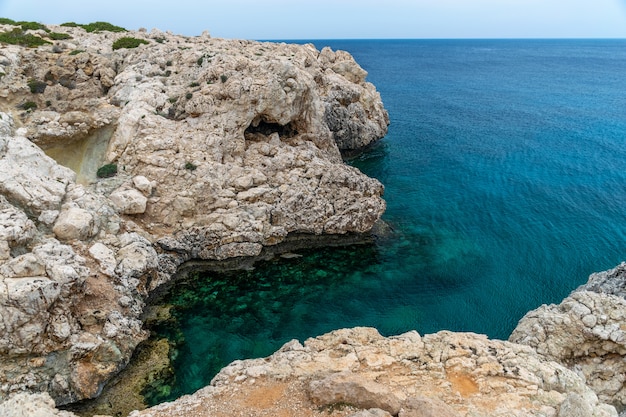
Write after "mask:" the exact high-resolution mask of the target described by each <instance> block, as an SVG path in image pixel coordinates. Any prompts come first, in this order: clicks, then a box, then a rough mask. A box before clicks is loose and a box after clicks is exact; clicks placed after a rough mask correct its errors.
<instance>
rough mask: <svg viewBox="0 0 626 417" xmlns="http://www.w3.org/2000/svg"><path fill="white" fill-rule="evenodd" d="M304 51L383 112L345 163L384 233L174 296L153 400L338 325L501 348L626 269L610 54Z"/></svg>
mask: <svg viewBox="0 0 626 417" xmlns="http://www.w3.org/2000/svg"><path fill="white" fill-rule="evenodd" d="M314 43H315V45H316V46H317V47H318V48H321V47H323V46H325V45H329V46H331V47H332V48H333V49H344V50H347V51H349V52H350V53H352V54H353V56H354V57H355V58H356V60H357V62H359V63H360V64H361V65H362V66H363V67H364V69H366V70H367V71H368V73H369V76H368V80H369V81H370V82H372V83H374V84H375V85H376V86H377V88H378V90H379V91H380V92H381V95H382V98H383V102H384V103H385V106H386V108H387V109H388V110H389V113H390V118H391V125H390V130H389V134H388V135H387V137H386V138H385V139H384V140H382V141H381V142H380V143H379V144H378V145H376V146H374V147H372V148H371V149H370V150H368V152H366V153H365V154H363V155H362V156H361V157H359V158H358V159H356V160H353V161H351V163H352V164H353V165H355V166H357V167H358V168H360V169H361V170H362V171H364V172H365V173H366V174H368V175H370V176H373V177H376V178H378V179H379V180H380V181H381V182H383V184H384V185H385V187H386V192H385V199H386V201H387V203H388V209H387V212H386V214H385V216H384V219H385V221H386V222H387V223H388V224H389V225H390V226H391V228H392V229H393V233H391V234H390V235H389V236H386V237H385V238H383V239H380V240H378V241H377V242H376V243H375V244H371V245H364V246H354V247H348V248H341V249H338V248H331V249H325V250H317V251H310V252H303V253H301V255H302V257H297V258H292V259H280V260H276V261H270V262H266V263H261V264H258V265H257V266H256V268H255V269H254V270H253V271H240V272H233V273H228V274H221V275H217V274H212V273H204V274H200V275H198V276H197V278H195V279H193V280H187V281H186V282H185V283H183V285H179V286H177V287H176V289H175V290H173V291H172V293H171V294H170V295H169V296H168V298H167V299H165V300H163V302H164V303H168V304H172V305H173V306H174V308H173V310H172V311H173V314H174V317H175V318H176V322H177V324H176V326H174V327H169V328H165V327H164V328H162V329H160V330H161V331H162V334H163V335H166V336H168V337H170V338H171V339H172V340H173V341H175V343H177V350H178V354H177V357H176V359H175V361H174V365H175V368H176V383H175V384H174V385H173V386H172V387H171V392H169V395H168V396H163V395H161V394H157V393H151V394H149V395H148V396H149V397H150V400H151V401H152V402H159V401H163V400H164V399H166V398H168V399H171V398H174V397H176V396H179V395H180V394H184V393H190V392H193V391H194V390H196V389H198V388H200V387H202V386H204V385H207V384H208V383H209V381H210V379H211V378H212V377H213V376H214V374H215V373H216V372H217V371H218V370H219V369H220V368H221V367H222V366H224V365H226V364H227V363H229V362H231V361H232V360H235V359H242V358H248V357H259V356H266V355H269V354H271V353H272V352H273V351H275V350H276V349H278V348H279V347H280V346H281V345H282V344H283V343H285V342H286V341H288V340H290V339H293V338H297V339H300V340H301V341H302V340H304V339H305V338H307V337H311V336H316V335H319V334H321V333H324V332H327V331H330V330H332V329H336V328H341V327H352V326H374V327H376V328H378V329H379V331H380V332H381V333H382V334H385V335H389V334H397V333H401V332H404V331H408V330H412V329H415V330H417V331H418V332H420V333H422V334H423V333H431V332H436V331H438V330H442V329H446V330H453V331H472V332H477V333H485V334H487V335H489V336H490V337H494V338H501V339H506V338H507V337H508V334H509V333H510V332H511V330H512V329H513V328H514V327H515V325H516V323H517V321H518V320H519V319H520V318H521V317H522V316H523V315H524V314H525V313H526V312H527V311H528V310H531V309H533V308H536V307H537V306H539V305H541V304H542V303H551V302H558V301H560V300H561V299H562V298H563V297H564V296H566V295H567V294H568V293H569V292H570V291H572V290H573V289H574V288H575V287H577V286H578V285H580V284H582V283H584V282H585V281H586V279H587V276H588V275H589V274H590V273H591V272H594V271H600V270H603V269H607V268H610V267H612V266H614V265H616V264H617V263H619V262H621V261H622V260H625V259H626V256H625V254H624V240H625V236H626V217H625V216H624V214H623V213H624V207H626V170H624V162H625V161H626V148H625V147H624V144H625V143H624V142H626V79H625V78H624V77H623V73H624V69H626V41H618V40H550V41H548V40H463V41H461V40H414V41H413V40H411V41H409V40H398V41H394V40H373V41H372V40H359V41H315V42H314Z"/></svg>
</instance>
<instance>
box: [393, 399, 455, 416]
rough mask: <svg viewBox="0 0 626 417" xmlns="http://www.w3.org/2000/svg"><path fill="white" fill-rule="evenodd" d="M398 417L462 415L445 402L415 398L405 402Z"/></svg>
mask: <svg viewBox="0 0 626 417" xmlns="http://www.w3.org/2000/svg"><path fill="white" fill-rule="evenodd" d="M398 417H460V414H459V413H458V412H457V411H455V410H454V409H453V408H452V407H450V406H448V405H447V404H446V403H444V402H443V401H440V400H436V399H432V398H427V397H413V398H409V399H408V400H407V401H405V403H404V407H403V408H402V410H400V412H399V413H398Z"/></svg>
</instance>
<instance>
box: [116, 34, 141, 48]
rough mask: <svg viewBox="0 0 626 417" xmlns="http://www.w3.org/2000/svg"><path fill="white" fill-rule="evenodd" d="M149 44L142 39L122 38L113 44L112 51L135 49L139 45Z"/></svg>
mask: <svg viewBox="0 0 626 417" xmlns="http://www.w3.org/2000/svg"><path fill="white" fill-rule="evenodd" d="M148 43H149V42H148V41H146V40H144V39H137V38H131V37H128V36H125V37H123V38H119V39H118V40H116V41H115V42H113V50H114V51H115V50H116V49H121V48H129V49H130V48H136V47H138V46H139V45H141V44H148Z"/></svg>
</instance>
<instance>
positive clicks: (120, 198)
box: [109, 189, 148, 214]
mask: <svg viewBox="0 0 626 417" xmlns="http://www.w3.org/2000/svg"><path fill="white" fill-rule="evenodd" d="M109 198H110V199H111V202H112V203H113V204H114V205H115V207H116V208H117V210H118V211H119V212H120V213H122V214H141V213H144V212H145V211H146V205H147V203H148V199H147V198H146V196H145V195H143V194H142V193H141V192H139V191H138V190H135V189H129V190H122V189H118V190H116V191H114V192H113V193H112V194H111V195H110V196H109Z"/></svg>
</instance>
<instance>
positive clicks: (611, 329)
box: [509, 263, 626, 411]
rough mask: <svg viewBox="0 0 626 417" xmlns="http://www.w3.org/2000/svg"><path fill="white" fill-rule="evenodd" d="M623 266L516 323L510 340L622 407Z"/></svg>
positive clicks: (625, 367)
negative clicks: (566, 370) (575, 375)
mask: <svg viewBox="0 0 626 417" xmlns="http://www.w3.org/2000/svg"><path fill="white" fill-rule="evenodd" d="M624 295H626V263H622V264H621V265H619V266H618V267H616V268H614V269H612V270H609V271H604V272H600V273H596V274H592V275H591V276H590V277H589V281H588V282H587V284H585V285H583V286H581V287H580V288H578V289H577V290H576V291H574V292H573V293H572V294H570V296H569V297H567V298H565V299H564V300H563V301H562V302H561V303H560V304H558V305H543V306H541V307H539V308H538V309H536V310H533V311H531V312H529V313H527V314H526V315H525V316H524V318H522V320H520V322H519V324H518V326H517V328H516V329H515V331H513V333H512V334H511V337H510V339H509V340H511V341H513V342H516V343H523V344H526V345H529V346H531V347H533V348H534V349H535V350H537V352H538V353H539V354H541V355H544V356H545V357H546V358H548V359H550V360H554V361H557V362H559V363H562V364H563V365H565V366H567V367H569V368H570V369H572V370H575V371H576V372H578V373H580V374H582V375H584V377H585V379H586V381H587V384H588V385H589V386H590V387H591V388H593V390H594V391H595V393H596V394H597V395H598V397H599V398H600V399H601V401H603V402H606V403H609V404H613V405H615V407H616V408H617V409H618V410H620V411H622V410H624V409H626V384H625V382H626V361H625V360H624V358H625V357H626V325H625V323H626V300H625V299H624Z"/></svg>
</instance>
